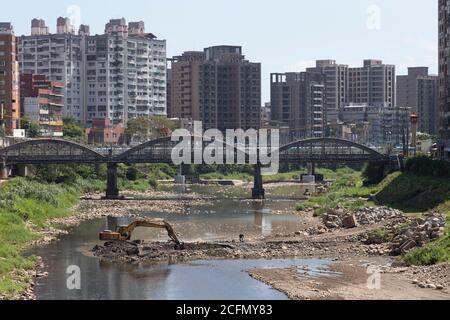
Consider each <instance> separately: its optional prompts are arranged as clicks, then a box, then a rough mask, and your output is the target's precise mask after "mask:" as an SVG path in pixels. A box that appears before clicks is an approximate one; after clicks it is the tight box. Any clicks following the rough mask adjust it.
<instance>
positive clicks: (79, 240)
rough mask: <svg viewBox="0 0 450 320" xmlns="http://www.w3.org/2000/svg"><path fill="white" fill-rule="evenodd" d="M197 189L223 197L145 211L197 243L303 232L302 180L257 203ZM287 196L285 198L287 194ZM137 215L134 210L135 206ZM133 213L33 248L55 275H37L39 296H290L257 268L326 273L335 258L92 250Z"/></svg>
mask: <svg viewBox="0 0 450 320" xmlns="http://www.w3.org/2000/svg"><path fill="white" fill-rule="evenodd" d="M194 191H195V192H197V193H201V194H205V195H215V197H216V199H215V200H211V201H208V202H207V203H205V204H201V205H194V206H192V207H190V208H187V209H186V212H185V213H184V214H176V213H173V214H172V213H161V212H146V213H145V214H144V215H145V216H148V217H158V218H164V219H166V220H167V221H170V222H171V223H172V224H173V225H174V227H175V230H176V231H177V233H179V235H180V237H181V239H182V240H183V241H185V242H190V241H198V240H203V241H220V240H224V239H236V240H237V239H238V237H239V235H240V234H244V235H245V237H246V238H247V239H253V238H258V237H263V236H269V235H274V234H277V233H289V232H295V231H297V230H299V227H300V226H301V224H302V220H301V218H300V217H298V216H296V215H292V214H290V212H292V210H293V207H294V205H295V203H296V201H298V199H299V198H300V197H301V194H302V192H303V190H302V189H301V188H300V186H288V187H286V186H284V187H279V188H271V189H270V190H268V200H266V201H265V202H264V203H255V202H253V201H250V200H248V199H246V195H247V193H248V192H249V191H248V190H244V189H243V188H237V187H226V188H224V187H221V188H218V187H210V186H209V187H196V188H194ZM280 195H283V196H280ZM131 213H132V212H131ZM128 222H130V218H129V217H127V218H125V217H124V218H115V219H112V218H102V219H96V220H92V221H86V222H83V223H81V224H80V225H79V226H77V227H74V228H70V229H68V231H69V233H68V234H67V235H63V236H61V237H60V238H59V240H58V241H57V242H54V243H52V244H50V245H47V246H44V247H40V248H36V249H34V250H32V252H30V253H31V254H35V255H38V256H41V257H42V258H43V262H44V264H45V271H47V272H48V273H49V275H48V277H45V278H40V279H38V281H37V283H36V286H35V295H36V298H37V299H38V300H46V299H60V300H71V299H83V300H92V299H96V300H98V299H113V300H130V299H132V300H155V299H174V300H175V299H187V300H197V299H201V300H208V299H225V300H227V299H239V300H284V299H287V297H286V295H285V294H283V293H281V292H278V291H276V290H274V289H272V288H271V287H269V286H267V285H265V284H263V283H262V282H259V281H257V280H255V279H253V278H251V277H250V276H249V275H248V274H247V272H246V270H249V269H252V268H258V269H261V268H263V269H264V268H285V267H295V266H297V267H302V266H308V267H309V270H310V271H309V272H310V273H311V276H314V275H315V274H321V273H322V272H323V270H324V269H326V266H327V265H328V264H329V263H330V261H327V260H217V261H194V262H190V263H184V264H171V263H170V262H167V263H165V264H138V265H131V264H119V263H112V262H106V261H101V260H100V259H98V258H96V257H94V256H92V254H91V253H90V251H91V249H92V248H93V247H94V246H95V245H97V244H101V243H100V242H99V241H98V232H99V231H102V230H105V229H110V228H111V224H126V223H128ZM134 238H136V239H142V240H164V239H167V236H166V235H165V234H164V232H162V231H159V230H149V229H137V230H136V233H135V234H134ZM70 266H77V267H79V269H80V272H81V273H80V276H81V277H80V284H81V286H80V288H79V289H73V290H71V289H69V288H70V286H67V279H68V277H69V274H67V272H66V271H67V270H68V268H69V267H70Z"/></svg>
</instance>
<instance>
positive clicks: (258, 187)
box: [252, 163, 266, 200]
mask: <svg viewBox="0 0 450 320" xmlns="http://www.w3.org/2000/svg"><path fill="white" fill-rule="evenodd" d="M253 178H254V179H253V182H254V183H253V189H252V198H253V199H255V200H263V199H265V197H266V191H265V190H264V186H263V178H262V175H261V164H260V163H259V164H257V165H255V173H254V176H253Z"/></svg>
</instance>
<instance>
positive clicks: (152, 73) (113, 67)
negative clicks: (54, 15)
mask: <svg viewBox="0 0 450 320" xmlns="http://www.w3.org/2000/svg"><path fill="white" fill-rule="evenodd" d="M84 54H85V56H86V66H85V69H86V84H85V85H86V106H87V117H86V121H87V123H91V122H92V120H93V119H96V118H110V119H111V120H112V122H113V124H114V125H123V126H126V124H127V122H128V120H129V119H132V118H135V117H138V116H151V115H162V116H164V115H166V114H167V109H166V81H167V79H166V41H165V40H158V39H156V37H155V36H154V35H153V34H151V33H146V32H145V26H144V23H143V22H131V23H129V24H128V25H127V24H126V21H125V19H113V20H111V21H110V22H109V23H108V24H106V26H105V34H103V35H95V36H88V37H86V44H85V52H84Z"/></svg>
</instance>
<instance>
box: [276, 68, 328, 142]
mask: <svg viewBox="0 0 450 320" xmlns="http://www.w3.org/2000/svg"><path fill="white" fill-rule="evenodd" d="M270 90H271V117H272V121H278V122H280V123H282V124H285V125H288V126H289V127H290V132H291V134H290V139H291V140H296V139H305V138H320V137H324V136H325V129H326V102H325V100H326V91H325V80H324V76H323V75H322V74H320V73H316V72H299V73H295V72H290V73H273V74H271V86H270Z"/></svg>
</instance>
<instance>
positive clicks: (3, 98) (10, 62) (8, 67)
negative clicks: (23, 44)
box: [0, 22, 20, 135]
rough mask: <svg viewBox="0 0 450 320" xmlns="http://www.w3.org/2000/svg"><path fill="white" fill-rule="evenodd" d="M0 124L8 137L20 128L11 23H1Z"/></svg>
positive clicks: (18, 95) (14, 40)
mask: <svg viewBox="0 0 450 320" xmlns="http://www.w3.org/2000/svg"><path fill="white" fill-rule="evenodd" d="M0 122H1V126H2V129H3V130H4V132H5V133H6V134H8V135H11V134H13V131H14V129H17V128H19V127H20V123H19V122H20V92H19V65H18V62H17V48H16V37H15V35H14V29H13V26H12V25H11V24H10V23H6V22H0Z"/></svg>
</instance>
